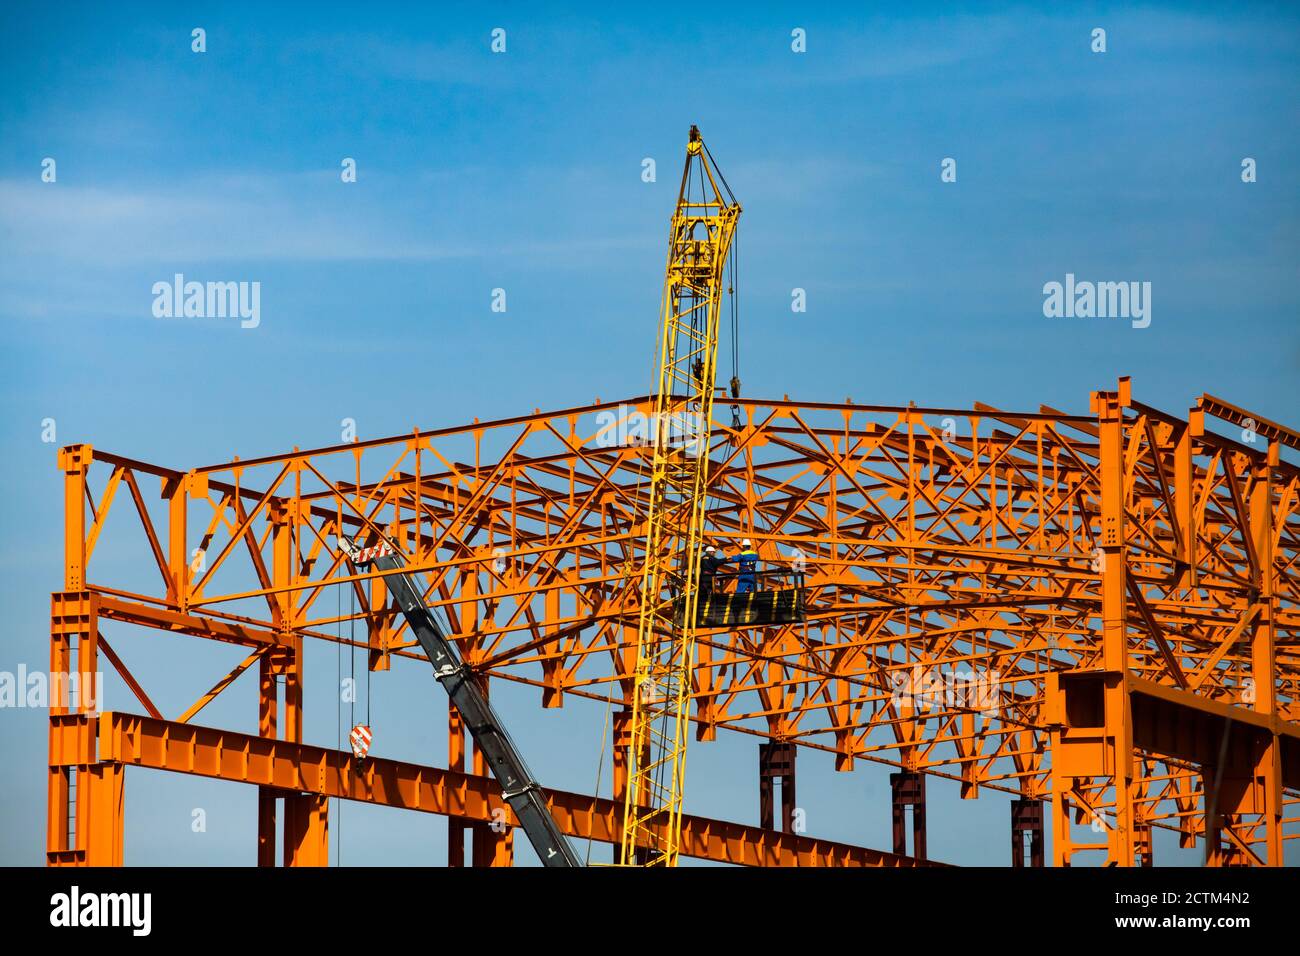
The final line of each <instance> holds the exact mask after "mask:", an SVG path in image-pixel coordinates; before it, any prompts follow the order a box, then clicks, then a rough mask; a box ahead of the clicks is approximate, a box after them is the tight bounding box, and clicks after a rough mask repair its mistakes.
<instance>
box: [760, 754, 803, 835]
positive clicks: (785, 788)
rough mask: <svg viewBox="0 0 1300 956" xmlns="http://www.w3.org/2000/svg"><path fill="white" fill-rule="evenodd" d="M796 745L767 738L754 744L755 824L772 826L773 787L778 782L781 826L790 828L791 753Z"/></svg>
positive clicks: (792, 796) (792, 801) (787, 830)
mask: <svg viewBox="0 0 1300 956" xmlns="http://www.w3.org/2000/svg"><path fill="white" fill-rule="evenodd" d="M798 749H799V748H798V747H797V746H796V745H795V744H793V743H790V742H788V741H777V740H773V741H769V742H768V743H763V744H759V745H758V803H759V811H758V812H759V825H760V826H761V827H763V828H764V829H767V830H771V829H774V828H775V820H774V816H775V813H774V811H775V806H774V802H775V801H774V800H773V796H774V794H773V787H774V785H775V784H778V783H779V784H780V786H781V830H782V831H783V832H785V833H793V832H794V810H795V784H794V779H795V774H794V764H795V757H796V756H797V754H798Z"/></svg>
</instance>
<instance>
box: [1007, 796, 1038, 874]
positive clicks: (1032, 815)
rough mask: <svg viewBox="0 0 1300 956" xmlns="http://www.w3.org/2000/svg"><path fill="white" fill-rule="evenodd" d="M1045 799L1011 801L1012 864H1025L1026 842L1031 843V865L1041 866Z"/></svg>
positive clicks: (1018, 865) (1014, 865)
mask: <svg viewBox="0 0 1300 956" xmlns="http://www.w3.org/2000/svg"><path fill="white" fill-rule="evenodd" d="M1043 833H1044V828H1043V801H1041V800H1031V799H1028V798H1020V799H1016V800H1012V801H1011V865H1012V866H1013V867H1023V866H1024V865H1025V843H1026V841H1028V843H1029V865H1030V866H1031V867H1041V866H1043V864H1044V862H1045V861H1044V856H1043Z"/></svg>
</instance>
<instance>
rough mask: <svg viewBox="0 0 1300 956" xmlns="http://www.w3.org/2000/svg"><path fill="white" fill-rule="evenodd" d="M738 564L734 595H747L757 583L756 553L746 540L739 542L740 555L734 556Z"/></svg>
mask: <svg viewBox="0 0 1300 956" xmlns="http://www.w3.org/2000/svg"><path fill="white" fill-rule="evenodd" d="M736 561H737V562H738V563H739V564H740V574H738V575H737V576H736V593H737V594H748V593H750V592H751V591H753V590H754V587H755V584H756V583H757V581H758V575H757V571H758V552H757V551H755V550H754V546H753V545H752V544H751V543H750V541H749V539H748V538H746V539H745V540H744V541H742V542H740V554H738V555H737V556H736Z"/></svg>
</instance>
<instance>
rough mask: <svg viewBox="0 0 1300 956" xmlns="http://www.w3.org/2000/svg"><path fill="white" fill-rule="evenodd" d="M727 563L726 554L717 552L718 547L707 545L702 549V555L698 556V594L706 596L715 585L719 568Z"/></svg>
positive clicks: (711, 591)
mask: <svg viewBox="0 0 1300 956" xmlns="http://www.w3.org/2000/svg"><path fill="white" fill-rule="evenodd" d="M726 563H727V558H726V556H724V555H722V554H719V553H718V549H717V548H715V547H714V546H713V545H709V546H708V547H706V548H705V549H704V555H703V556H702V557H701V558H700V596H701V597H705V598H707V597H708V596H709V595H710V594H712V593H713V589H714V588H715V587H717V575H718V571H719V569H720V568H721V567H722V566H723V565H724V564H726Z"/></svg>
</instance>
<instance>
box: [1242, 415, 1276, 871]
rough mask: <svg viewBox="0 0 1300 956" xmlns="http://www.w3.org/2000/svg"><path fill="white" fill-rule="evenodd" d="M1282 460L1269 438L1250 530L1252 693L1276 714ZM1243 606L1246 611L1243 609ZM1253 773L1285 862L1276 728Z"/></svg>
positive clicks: (1268, 847) (1271, 837) (1255, 483)
mask: <svg viewBox="0 0 1300 956" xmlns="http://www.w3.org/2000/svg"><path fill="white" fill-rule="evenodd" d="M1279 463H1280V456H1279V449H1278V443H1277V442H1276V441H1274V442H1270V443H1269V447H1268V452H1267V455H1266V457H1265V459H1264V461H1262V462H1260V463H1258V464H1257V465H1256V466H1255V468H1254V471H1253V473H1252V475H1251V489H1250V500H1249V508H1250V530H1251V539H1252V540H1251V544H1252V547H1253V550H1254V552H1255V558H1256V561H1255V563H1256V568H1257V572H1258V575H1259V580H1258V581H1257V582H1255V583H1256V585H1257V588H1258V596H1257V598H1256V601H1257V602H1258V604H1259V613H1258V614H1257V615H1256V616H1255V621H1254V624H1253V625H1252V627H1251V635H1250V679H1251V687H1250V692H1251V694H1253V696H1254V705H1255V710H1256V711H1257V712H1259V713H1261V714H1267V715H1268V716H1270V717H1272V716H1273V715H1274V714H1276V713H1277V686H1276V683H1275V678H1274V675H1275V674H1276V673H1277V669H1276V663H1277V660H1276V654H1277V578H1276V572H1275V568H1276V561H1275V559H1274V554H1273V541H1274V534H1273V531H1274V523H1275V518H1274V514H1273V509H1274V500H1273V499H1274V489H1273V474H1274V471H1275V470H1276V469H1277V467H1278V465H1279ZM1243 610H1244V609H1243ZM1254 776H1255V777H1256V779H1257V780H1258V781H1259V782H1260V783H1261V784H1262V785H1263V796H1264V800H1263V806H1262V807H1261V808H1260V809H1262V810H1263V813H1264V842H1265V853H1266V855H1265V862H1266V863H1268V865H1269V866H1282V865H1284V861H1283V851H1282V847H1283V840H1282V750H1281V742H1280V740H1279V738H1278V735H1277V733H1276V732H1274V733H1272V734H1270V735H1269V737H1268V742H1267V743H1266V744H1265V745H1264V747H1263V748H1262V749H1261V751H1260V753H1259V754H1258V755H1257V758H1256V761H1255V767H1254Z"/></svg>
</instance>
